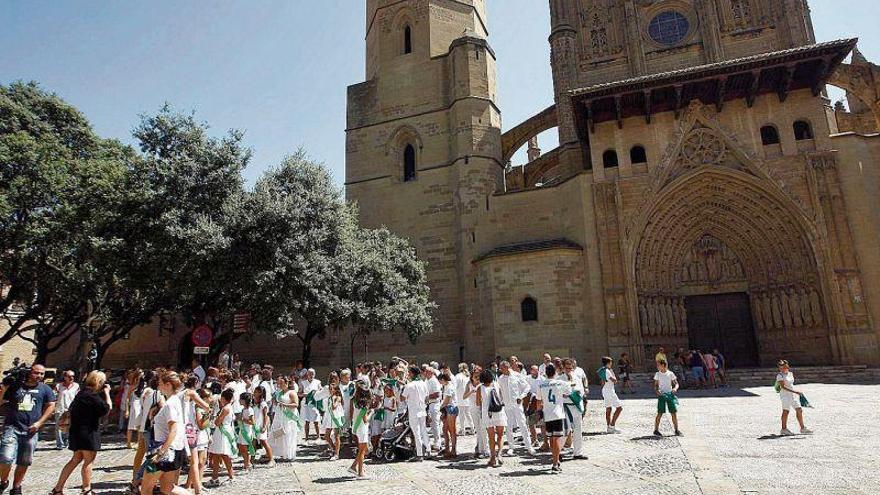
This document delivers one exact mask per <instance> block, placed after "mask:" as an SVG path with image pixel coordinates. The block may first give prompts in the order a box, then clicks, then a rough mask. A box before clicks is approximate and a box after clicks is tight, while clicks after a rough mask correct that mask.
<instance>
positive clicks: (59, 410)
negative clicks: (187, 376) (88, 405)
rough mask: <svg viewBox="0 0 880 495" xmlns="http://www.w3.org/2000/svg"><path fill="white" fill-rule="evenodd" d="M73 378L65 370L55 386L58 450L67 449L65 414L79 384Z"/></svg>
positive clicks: (71, 373) (67, 420)
mask: <svg viewBox="0 0 880 495" xmlns="http://www.w3.org/2000/svg"><path fill="white" fill-rule="evenodd" d="M75 378H76V374H74V372H73V370H66V371H65V372H64V374H63V375H62V380H61V382H60V383H59V384H58V385H56V386H55V396H56V397H58V400H57V401H56V402H55V448H56V449H58V450H63V449H66V448H67V431H65V426H64V423H66V424H67V425H70V414H65V413H66V412H67V411H68V409H70V405H71V404H73V398H74V397H76V394H77V393H78V392H79V383H76V380H75ZM62 418H63V419H62ZM138 419H140V418H138Z"/></svg>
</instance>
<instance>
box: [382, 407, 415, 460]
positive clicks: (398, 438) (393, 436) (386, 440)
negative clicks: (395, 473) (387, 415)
mask: <svg viewBox="0 0 880 495" xmlns="http://www.w3.org/2000/svg"><path fill="white" fill-rule="evenodd" d="M415 451H416V447H415V440H414V438H413V433H412V429H411V428H410V427H409V419H408V417H407V415H406V414H404V415H402V416H399V417H398V418H397V420H396V421H395V422H394V426H393V427H392V428H391V429H389V430H387V431H385V432H384V433H382V437H381V438H380V439H379V447H378V448H377V449H376V458H377V459H382V460H384V461H386V462H392V461H405V460H407V459H409V458H411V457H412V456H413V455H415Z"/></svg>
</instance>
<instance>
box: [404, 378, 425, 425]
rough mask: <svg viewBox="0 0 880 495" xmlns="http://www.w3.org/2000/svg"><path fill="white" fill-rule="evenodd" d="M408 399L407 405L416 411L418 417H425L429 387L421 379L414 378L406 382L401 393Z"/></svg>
mask: <svg viewBox="0 0 880 495" xmlns="http://www.w3.org/2000/svg"><path fill="white" fill-rule="evenodd" d="M401 396H403V397H404V398H405V400H406V407H407V409H408V410H409V411H410V412H414V413H415V414H416V417H417V418H422V417H424V416H425V415H426V414H427V413H426V411H425V399H426V398H427V397H428V387H427V386H426V385H425V382H423V381H421V380H414V381H411V382H409V383H407V384H406V387H404V388H403V393H402V394H401Z"/></svg>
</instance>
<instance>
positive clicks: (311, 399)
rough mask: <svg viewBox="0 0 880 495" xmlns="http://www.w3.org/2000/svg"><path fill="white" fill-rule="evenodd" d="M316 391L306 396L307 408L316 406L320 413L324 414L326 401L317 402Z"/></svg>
mask: <svg viewBox="0 0 880 495" xmlns="http://www.w3.org/2000/svg"><path fill="white" fill-rule="evenodd" d="M315 392H316V391H315V390H312V391H311V392H309V394H308V395H306V405H307V406H315V408H316V409H317V410H318V412H319V413H321V414H324V399H321V400H316V399H315Z"/></svg>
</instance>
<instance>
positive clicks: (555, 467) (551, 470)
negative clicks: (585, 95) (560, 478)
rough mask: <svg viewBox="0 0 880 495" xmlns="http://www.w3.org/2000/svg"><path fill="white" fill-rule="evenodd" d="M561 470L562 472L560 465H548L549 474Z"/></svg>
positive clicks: (557, 472)
mask: <svg viewBox="0 0 880 495" xmlns="http://www.w3.org/2000/svg"><path fill="white" fill-rule="evenodd" d="M561 472H562V467H561V466H559V465H556V464H554V465H553V466H550V474H559V473H561Z"/></svg>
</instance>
